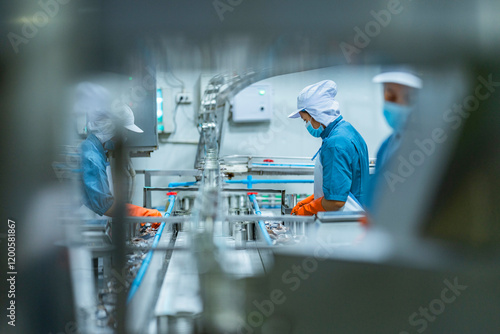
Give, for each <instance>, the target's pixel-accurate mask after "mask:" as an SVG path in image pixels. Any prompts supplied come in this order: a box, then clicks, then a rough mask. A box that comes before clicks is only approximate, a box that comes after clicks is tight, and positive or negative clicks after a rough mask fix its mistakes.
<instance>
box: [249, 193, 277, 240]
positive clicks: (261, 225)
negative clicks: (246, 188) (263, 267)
mask: <svg viewBox="0 0 500 334" xmlns="http://www.w3.org/2000/svg"><path fill="white" fill-rule="evenodd" d="M248 198H249V199H250V202H252V204H253V208H254V210H255V214H256V215H259V216H261V215H262V212H260V208H259V203H257V198H255V194H249V195H248ZM258 225H259V228H260V231H261V232H262V235H263V236H264V240H266V242H267V244H268V245H270V246H271V245H272V244H273V241H272V240H271V237H270V236H269V233H267V229H266V224H265V223H264V221H262V220H259V222H258Z"/></svg>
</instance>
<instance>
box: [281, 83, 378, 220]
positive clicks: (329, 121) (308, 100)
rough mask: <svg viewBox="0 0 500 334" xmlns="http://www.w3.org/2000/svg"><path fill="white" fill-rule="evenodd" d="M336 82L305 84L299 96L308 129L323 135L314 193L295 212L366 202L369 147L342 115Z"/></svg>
mask: <svg viewBox="0 0 500 334" xmlns="http://www.w3.org/2000/svg"><path fill="white" fill-rule="evenodd" d="M336 95H337V84H336V83H335V82H333V81H331V80H324V81H321V82H318V83H315V84H313V85H310V86H307V87H306V88H304V89H303V90H302V91H301V92H300V94H299V96H298V98H297V111H295V112H293V113H292V114H290V115H289V116H288V117H289V118H298V117H301V118H302V120H303V121H304V123H305V127H306V129H307V131H308V132H309V133H310V134H311V135H312V136H313V137H317V138H321V139H322V145H321V147H320V149H319V151H318V152H317V153H316V154H315V155H314V157H313V160H315V168H314V194H313V195H311V196H310V197H308V198H306V199H305V200H303V201H301V202H299V203H298V204H297V205H296V206H295V207H294V208H293V210H292V214H296V215H314V214H316V213H318V212H320V211H338V210H343V208H344V206H345V204H346V202H347V201H348V199H349V200H352V199H353V200H354V201H356V202H357V203H358V204H359V203H361V204H362V203H363V200H364V195H365V192H366V189H365V186H366V182H367V178H368V149H367V147H366V143H365V141H364V139H363V137H361V135H360V134H359V133H358V131H356V129H355V128H354V127H353V126H352V125H351V124H349V122H347V121H346V120H344V119H343V117H342V116H341V115H340V109H339V103H338V101H337V100H335V96H336Z"/></svg>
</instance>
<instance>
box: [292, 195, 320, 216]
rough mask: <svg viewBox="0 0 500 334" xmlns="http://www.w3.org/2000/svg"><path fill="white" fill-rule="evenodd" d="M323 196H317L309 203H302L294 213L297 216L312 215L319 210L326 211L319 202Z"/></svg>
mask: <svg viewBox="0 0 500 334" xmlns="http://www.w3.org/2000/svg"><path fill="white" fill-rule="evenodd" d="M322 199H323V197H320V198H317V199H315V200H314V201H312V202H311V203H309V204H305V205H302V206H301V207H300V208H299V209H298V210H297V211H296V212H295V214H296V215H297V216H312V215H315V214H317V213H318V212H320V211H326V210H325V209H324V208H323V205H322V204H321V200H322Z"/></svg>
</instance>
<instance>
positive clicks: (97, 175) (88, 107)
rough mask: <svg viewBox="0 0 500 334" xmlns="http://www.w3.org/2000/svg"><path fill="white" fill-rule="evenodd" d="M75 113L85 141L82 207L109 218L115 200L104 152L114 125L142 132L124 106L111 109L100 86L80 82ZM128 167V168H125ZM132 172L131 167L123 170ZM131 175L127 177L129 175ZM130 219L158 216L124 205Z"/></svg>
mask: <svg viewBox="0 0 500 334" xmlns="http://www.w3.org/2000/svg"><path fill="white" fill-rule="evenodd" d="M75 108H76V109H77V112H80V113H83V112H85V113H86V114H87V130H88V132H89V134H88V136H87V139H86V140H85V141H84V142H83V143H82V145H81V155H82V156H81V166H82V181H83V190H84V191H83V204H84V205H85V206H86V207H88V208H89V209H91V210H92V211H93V212H95V213H97V214H98V215H100V216H102V215H106V216H113V215H114V214H115V209H114V207H115V205H114V204H115V201H114V197H113V185H112V175H111V168H110V164H109V161H108V157H107V155H106V153H107V152H108V150H113V149H114V141H113V139H114V137H115V136H116V133H117V131H116V130H117V129H116V127H117V126H124V127H125V129H128V130H130V131H133V132H137V133H142V132H143V131H142V130H141V129H140V128H139V127H138V126H137V125H135V124H134V122H135V119H134V113H133V112H132V110H131V109H130V107H129V106H128V105H126V104H120V105H118V106H116V107H115V108H114V109H112V108H111V98H110V94H109V92H108V91H107V90H106V89H105V88H104V87H102V86H99V85H96V84H92V83H83V84H80V85H79V86H78V87H77V103H76V105H75ZM129 166H130V165H129ZM126 171H128V172H129V173H132V174H133V173H134V170H133V168H126ZM132 174H130V175H131V176H132ZM127 209H128V214H129V215H131V216H162V215H161V213H160V212H159V211H158V210H152V209H146V208H142V207H140V206H136V205H132V204H127Z"/></svg>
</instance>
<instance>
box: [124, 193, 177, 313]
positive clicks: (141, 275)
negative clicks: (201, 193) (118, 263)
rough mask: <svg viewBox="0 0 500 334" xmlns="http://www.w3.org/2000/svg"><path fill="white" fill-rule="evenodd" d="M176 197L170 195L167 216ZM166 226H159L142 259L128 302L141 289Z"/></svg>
mask: <svg viewBox="0 0 500 334" xmlns="http://www.w3.org/2000/svg"><path fill="white" fill-rule="evenodd" d="M175 198H176V195H170V196H168V200H169V205H168V209H167V212H165V215H164V216H165V217H169V216H170V215H171V213H172V211H173V209H174V204H175ZM164 228H165V222H162V223H161V225H160V227H159V228H158V232H156V235H155V238H154V240H153V245H152V246H151V248H152V249H151V250H150V251H149V252H148V254H147V255H146V257H145V258H144V261H142V264H141V267H140V268H139V271H138V272H137V275H136V276H135V279H134V281H133V282H132V285H131V286H130V291H129V293H128V298H127V304H128V303H130V301H131V300H132V298H133V297H134V295H135V293H136V292H137V290H138V289H139V286H141V283H142V279H143V278H144V275H145V274H146V271H147V269H148V267H149V263H150V262H151V258H152V257H153V251H154V249H155V248H156V247H157V246H158V243H159V242H160V238H161V235H162V233H163V229H164Z"/></svg>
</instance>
